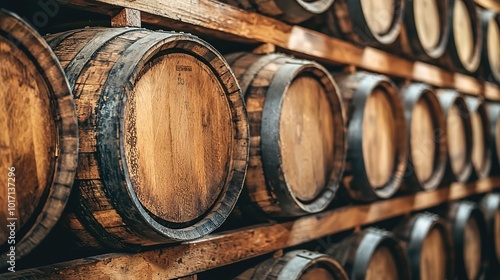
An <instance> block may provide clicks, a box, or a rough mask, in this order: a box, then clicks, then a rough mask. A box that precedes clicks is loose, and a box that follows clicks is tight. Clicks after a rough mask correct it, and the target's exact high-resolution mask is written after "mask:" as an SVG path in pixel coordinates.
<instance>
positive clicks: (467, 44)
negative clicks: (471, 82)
mask: <svg viewBox="0 0 500 280" xmlns="http://www.w3.org/2000/svg"><path fill="white" fill-rule="evenodd" d="M450 2H454V4H453V5H452V12H451V26H450V32H449V38H448V41H449V42H448V47H447V51H446V53H445V55H444V56H443V58H442V60H441V62H442V64H444V65H445V66H447V67H448V68H450V69H452V70H457V71H460V72H465V73H474V72H476V71H477V70H478V68H479V64H480V62H481V49H482V43H483V38H482V30H481V26H480V22H479V18H478V14H477V11H476V7H475V4H474V0H453V1H450Z"/></svg>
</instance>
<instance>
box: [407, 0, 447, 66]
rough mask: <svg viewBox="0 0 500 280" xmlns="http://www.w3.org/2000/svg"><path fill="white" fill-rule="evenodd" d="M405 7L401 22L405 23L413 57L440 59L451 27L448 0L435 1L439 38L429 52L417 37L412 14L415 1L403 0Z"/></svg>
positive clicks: (413, 14)
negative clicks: (438, 22)
mask: <svg viewBox="0 0 500 280" xmlns="http://www.w3.org/2000/svg"><path fill="white" fill-rule="evenodd" d="M405 2H406V4H405V5H406V6H405V9H404V16H403V21H404V23H405V27H406V30H407V32H408V33H409V36H408V37H409V40H410V47H411V48H412V50H413V51H414V52H415V54H414V55H416V56H417V57H420V58H422V59H424V60H432V59H437V58H440V57H441V56H442V55H443V54H444V52H445V51H446V48H447V45H448V39H449V33H450V31H451V30H450V28H449V26H450V25H451V15H450V14H451V13H452V12H450V5H449V4H450V3H449V2H448V0H442V1H435V2H436V4H437V6H438V15H439V21H440V34H441V35H440V38H439V42H438V44H437V45H436V46H435V47H434V49H432V50H431V51H429V50H427V49H426V48H424V46H423V45H422V43H421V41H420V38H419V36H418V31H417V24H416V18H415V12H414V3H416V1H413V0H405Z"/></svg>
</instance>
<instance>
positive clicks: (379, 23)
mask: <svg viewBox="0 0 500 280" xmlns="http://www.w3.org/2000/svg"><path fill="white" fill-rule="evenodd" d="M395 5H396V0H361V8H362V9H363V15H364V17H365V20H366V24H367V25H368V28H370V30H371V32H373V33H375V34H377V35H384V34H386V33H388V32H389V31H390V29H391V27H392V26H393V24H394V23H393V21H394V17H395V15H394V14H395V12H396V8H395ZM358 28H359V27H358Z"/></svg>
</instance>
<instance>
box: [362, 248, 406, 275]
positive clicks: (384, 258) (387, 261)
mask: <svg viewBox="0 0 500 280" xmlns="http://www.w3.org/2000/svg"><path fill="white" fill-rule="evenodd" d="M399 269H400V268H398V266H397V264H396V261H395V260H394V254H393V252H391V250H389V249H388V248H387V247H384V246H382V247H379V248H377V250H375V253H374V254H373V255H372V257H371V260H370V263H369V264H368V268H367V270H366V277H365V279H366V280H376V279H387V280H396V279H399V272H398V270H399Z"/></svg>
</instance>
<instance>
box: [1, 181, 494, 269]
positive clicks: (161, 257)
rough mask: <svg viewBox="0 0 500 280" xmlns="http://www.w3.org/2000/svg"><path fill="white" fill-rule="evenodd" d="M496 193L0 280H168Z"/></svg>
mask: <svg viewBox="0 0 500 280" xmlns="http://www.w3.org/2000/svg"><path fill="white" fill-rule="evenodd" d="M498 188H500V177H496V178H490V179H484V180H481V181H478V182H474V183H469V184H461V183H454V184H452V185H451V186H448V187H443V188H440V189H438V190H435V191H430V192H420V193H417V194H414V195H407V196H401V197H396V198H392V199H389V200H385V201H378V202H375V203H372V204H365V205H356V206H347V207H342V208H339V209H334V210H330V211H326V212H323V213H319V214H315V215H310V216H306V217H302V218H299V219H297V220H295V221H291V222H284V223H275V224H264V225H258V226H255V227H252V228H243V229H238V230H235V231H231V232H222V233H218V234H212V235H210V236H208V237H206V238H203V239H200V240H196V241H193V242H187V243H183V244H180V245H174V246H170V247H166V248H161V249H156V250H152V251H146V252H142V253H137V254H108V255H101V256H97V257H91V258H85V259H80V260H75V261H69V262H65V263H60V264H56V265H53V266H47V267H41V268H34V269H29V270H25V271H18V272H16V273H15V274H14V273H7V274H3V275H0V278H2V279H28V278H29V279H53V278H58V277H64V278H68V279H92V278H94V277H100V278H103V279H108V278H111V277H117V276H119V275H127V277H129V278H130V279H136V278H137V279H139V278H142V279H155V278H161V279H170V278H178V277H183V276H188V275H192V274H196V273H199V272H202V271H205V270H209V269H213V268H216V267H221V266H224V265H228V264H232V263H235V262H238V261H242V260H245V259H249V258H252V257H256V256H259V255H263V254H266V253H271V252H274V251H276V250H279V249H283V248H287V247H291V246H295V245H298V244H301V243H305V242H308V241H312V240H315V239H317V238H320V237H323V236H327V235H331V234H334V233H338V232H342V231H345V230H350V229H354V228H356V227H360V226H363V225H369V224H372V223H375V222H379V221H383V220H386V219H389V218H393V217H397V216H401V215H405V214H408V213H411V212H413V211H421V210H424V209H428V208H431V207H434V206H437V205H439V204H442V203H445V202H447V201H453V200H458V199H463V198H466V197H469V196H471V195H475V194H481V193H487V192H490V191H492V190H494V189H498Z"/></svg>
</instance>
